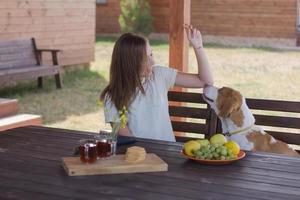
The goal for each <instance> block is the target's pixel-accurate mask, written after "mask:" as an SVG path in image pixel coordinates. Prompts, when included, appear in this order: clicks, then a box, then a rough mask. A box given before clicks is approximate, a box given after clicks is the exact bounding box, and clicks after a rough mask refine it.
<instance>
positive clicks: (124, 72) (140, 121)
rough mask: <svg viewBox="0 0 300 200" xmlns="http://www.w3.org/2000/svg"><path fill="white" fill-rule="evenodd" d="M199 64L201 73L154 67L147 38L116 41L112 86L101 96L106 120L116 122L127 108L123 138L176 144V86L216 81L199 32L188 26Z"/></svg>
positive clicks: (198, 85)
mask: <svg viewBox="0 0 300 200" xmlns="http://www.w3.org/2000/svg"><path fill="white" fill-rule="evenodd" d="M185 30H186V34H187V37H188V39H189V41H190V43H191V44H192V46H193V48H194V51H195V54H196V57H197V62H198V74H189V73H184V72H177V70H175V69H172V68H168V67H161V66H154V60H153V55H152V50H151V47H150V45H149V42H148V40H147V39H145V38H144V37H141V36H138V35H135V34H132V33H126V34H123V35H122V36H121V37H120V38H119V39H118V40H117V42H116V44H115V46H114V49H113V54H112V61H111V66H110V79H109V84H108V86H107V87H106V88H105V89H104V90H103V92H102V93H101V99H102V100H104V107H105V109H104V110H105V112H104V113H105V121H106V123H111V124H112V123H114V118H115V117H116V116H118V115H119V112H118V111H120V110H122V108H123V107H124V106H125V107H126V108H127V110H128V114H127V118H128V123H127V126H126V127H125V128H121V129H120V130H119V133H118V134H119V135H125V136H134V137H141V138H149V139H157V140H166V141H175V136H174V134H173V130H172V126H171V120H170V117H169V110H168V97H167V94H168V90H169V89H170V88H172V87H173V86H174V85H175V86H179V87H186V88H202V87H204V86H205V85H212V84H213V78H212V75H211V72H210V68H209V63H208V60H207V57H206V55H205V52H204V49H203V44H202V37H201V33H200V31H199V30H197V29H195V28H193V27H192V26H189V25H185Z"/></svg>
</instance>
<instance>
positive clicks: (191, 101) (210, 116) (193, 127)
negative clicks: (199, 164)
mask: <svg viewBox="0 0 300 200" xmlns="http://www.w3.org/2000/svg"><path fill="white" fill-rule="evenodd" d="M168 99H169V101H170V102H175V104H176V102H179V103H184V104H183V105H182V106H178V105H170V106H169V114H170V116H171V122H172V127H173V131H174V133H175V137H176V141H177V142H185V141H187V140H189V139H191V138H193V136H190V137H189V136H187V135H185V133H189V134H190V135H191V134H201V136H203V137H206V138H209V137H210V136H212V135H213V134H215V133H216V128H217V116H216V114H215V113H214V111H213V110H212V109H211V108H210V106H209V105H208V104H207V103H206V102H205V101H204V99H203V98H202V94H199V93H190V92H175V91H170V92H169V93H168ZM171 104H172V103H171ZM178 117H179V118H178ZM182 133H183V134H182Z"/></svg>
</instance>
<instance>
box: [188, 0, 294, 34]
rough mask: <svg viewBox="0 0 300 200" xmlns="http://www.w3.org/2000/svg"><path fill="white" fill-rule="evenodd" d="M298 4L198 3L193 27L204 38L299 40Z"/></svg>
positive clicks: (278, 0)
mask: <svg viewBox="0 0 300 200" xmlns="http://www.w3.org/2000/svg"><path fill="white" fill-rule="evenodd" d="M296 20H297V0H222V1H219V0H209V1H206V0H194V1H193V3H192V23H193V24H195V25H196V26H197V27H201V30H202V31H203V32H204V34H211V35H229V36H251V37H280V38H295V36H296Z"/></svg>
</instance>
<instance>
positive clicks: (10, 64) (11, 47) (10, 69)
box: [0, 38, 62, 88]
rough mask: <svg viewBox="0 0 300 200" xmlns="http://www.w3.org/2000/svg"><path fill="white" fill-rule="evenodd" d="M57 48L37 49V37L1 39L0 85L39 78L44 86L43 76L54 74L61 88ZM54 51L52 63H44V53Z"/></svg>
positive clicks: (39, 82) (41, 85)
mask: <svg viewBox="0 0 300 200" xmlns="http://www.w3.org/2000/svg"><path fill="white" fill-rule="evenodd" d="M59 51H60V50H57V49H37V46H36V43H35V39H34V38H31V39H22V40H9V41H0V86H4V85H9V84H12V83H16V82H18V81H22V80H29V79H37V82H38V87H39V88H41V87H43V77H44V76H50V75H54V77H55V81H56V87H57V88H61V87H62V82H61V78H60V66H59V64H58V58H57V53H58V52H59ZM43 52H50V53H52V64H50V65H46V64H43V60H42V53H43Z"/></svg>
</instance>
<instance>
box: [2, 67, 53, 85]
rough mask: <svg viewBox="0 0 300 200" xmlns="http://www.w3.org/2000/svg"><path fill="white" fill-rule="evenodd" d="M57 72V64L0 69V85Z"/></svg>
mask: <svg viewBox="0 0 300 200" xmlns="http://www.w3.org/2000/svg"><path fill="white" fill-rule="evenodd" d="M58 73H59V66H39V67H31V68H21V69H9V70H0V85H9V84H10V83H15V82H16V81H20V80H28V79H34V78H36V77H42V76H48V75H55V74H58Z"/></svg>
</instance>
